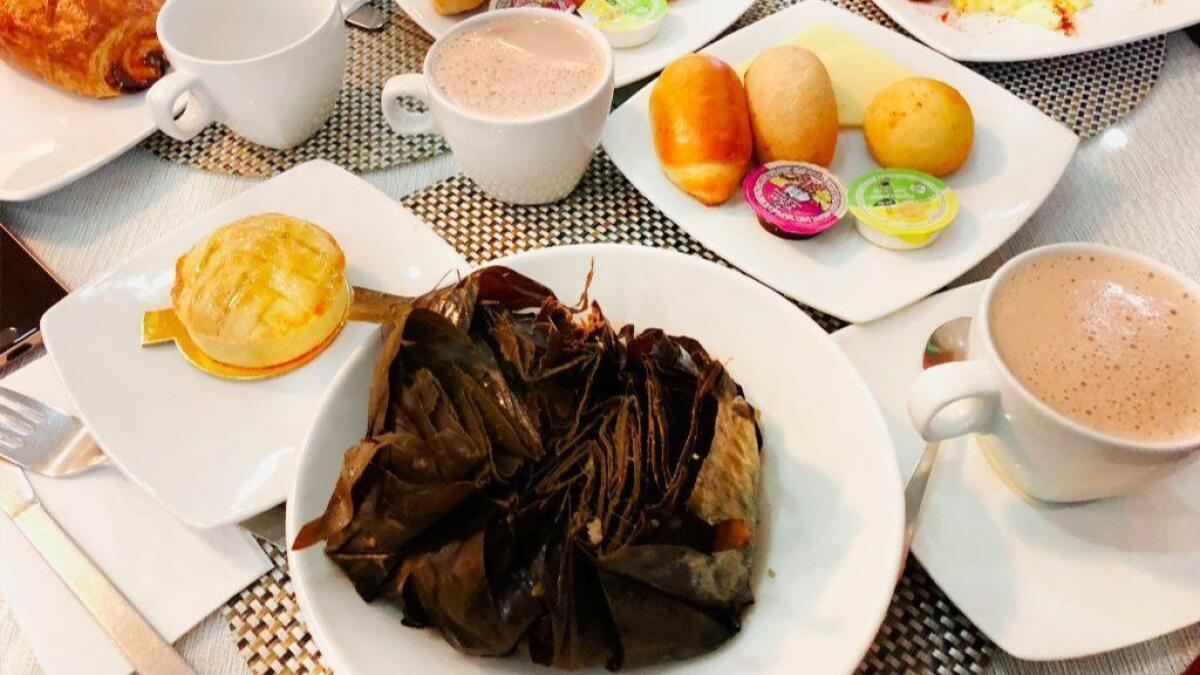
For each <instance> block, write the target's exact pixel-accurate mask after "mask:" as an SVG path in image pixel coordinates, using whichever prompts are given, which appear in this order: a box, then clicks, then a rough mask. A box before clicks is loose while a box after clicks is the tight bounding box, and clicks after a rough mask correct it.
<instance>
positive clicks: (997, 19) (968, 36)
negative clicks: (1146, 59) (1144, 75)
mask: <svg viewBox="0 0 1200 675" xmlns="http://www.w3.org/2000/svg"><path fill="white" fill-rule="evenodd" d="M875 4H876V5H878V6H879V8H880V9H882V10H883V11H884V12H886V13H887V15H888V16H890V17H892V20H894V21H895V22H896V23H898V24H900V26H901V27H903V28H904V30H906V31H908V32H909V33H912V35H913V37H915V38H917V39H918V40H920V41H921V42H924V43H925V44H927V45H929V46H930V47H933V48H934V49H936V50H938V51H939V52H941V53H943V54H945V55H946V56H949V57H950V58H952V59H955V60H958V61H1030V60H1033V59H1048V58H1053V57H1056V56H1066V55H1068V54H1078V53H1080V52H1090V51H1095V50H1097V49H1105V48H1107V47H1114V46H1117V45H1121V44H1126V43H1129V42H1136V41H1137V40H1142V39H1145V38H1148V37H1152V36H1155V35H1161V34H1163V33H1170V32H1171V31H1174V30H1178V29H1180V28H1183V27H1185V26H1190V25H1192V24H1194V23H1197V22H1200V3H1198V2H1196V0H1092V6H1091V7H1088V8H1087V9H1084V10H1081V11H1080V12H1078V13H1076V15H1075V18H1074V22H1075V32H1074V33H1073V34H1071V35H1067V34H1065V33H1062V32H1058V31H1052V30H1047V29H1045V28H1042V27H1040V26H1032V25H1030V24H1027V23H1022V22H1020V21H1017V20H1015V19H1011V18H1008V17H1004V16H1001V15H999V14H992V13H990V12H984V13H979V14H967V15H959V14H957V13H956V12H955V11H954V10H953V8H952V6H951V5H950V2H949V0H935V1H934V2H914V1H913V0H875ZM943 16H945V17H946V18H945V19H943V18H942V17H943Z"/></svg>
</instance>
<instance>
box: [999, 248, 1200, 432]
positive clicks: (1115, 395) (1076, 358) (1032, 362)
mask: <svg viewBox="0 0 1200 675" xmlns="http://www.w3.org/2000/svg"><path fill="white" fill-rule="evenodd" d="M1198 300H1200V299H1198V298H1196V297H1194V294H1193V293H1191V292H1190V290H1189V288H1188V287H1187V286H1184V285H1182V284H1181V283H1179V282H1178V281H1177V280H1176V279H1175V278H1173V277H1171V276H1168V275H1166V274H1164V273H1162V272H1160V271H1158V270H1155V269H1153V268H1151V267H1147V266H1144V265H1141V264H1139V263H1136V262H1133V261H1130V260H1126V259H1123V258H1118V257H1114V256H1108V255H1102V254H1090V255H1089V254H1078V253H1068V252H1064V253H1060V254H1053V255H1048V256H1044V257H1041V258H1036V259H1034V260H1032V261H1030V262H1029V263H1026V264H1025V265H1024V266H1022V267H1020V268H1018V269H1016V270H1015V271H1013V272H1012V274H1010V275H1009V276H1008V277H1007V278H1006V279H1004V280H1002V281H1001V283H1000V284H999V286H998V287H997V288H996V291H995V294H994V295H993V297H992V301H991V309H990V317H989V321H990V329H991V334H992V338H993V341H994V342H995V345H996V348H997V350H998V351H999V353H1000V358H1001V360H1003V361H1004V363H1005V364H1006V365H1007V366H1008V368H1009V370H1011V371H1012V372H1013V374H1014V375H1016V377H1017V379H1018V380H1020V381H1021V383H1022V384H1024V385H1025V387H1026V388H1027V389H1028V390H1029V391H1030V392H1032V393H1033V395H1034V396H1036V397H1037V398H1038V399H1040V400H1042V401H1043V402H1045V403H1046V404H1048V405H1050V406H1051V407H1053V408H1054V409H1056V410H1058V411H1059V412H1061V413H1063V414H1064V415H1066V416H1067V417H1069V418H1071V419H1073V420H1075V421H1077V422H1079V423H1080V424H1083V425H1085V426H1087V427H1091V428H1092V429H1095V430H1097V431H1100V432H1102V433H1106V434H1111V435H1114V436H1120V437H1124V438H1132V439H1137V440H1145V441H1172V440H1181V439H1186V438H1195V437H1197V436H1200V304H1198Z"/></svg>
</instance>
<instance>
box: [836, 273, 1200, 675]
mask: <svg viewBox="0 0 1200 675" xmlns="http://www.w3.org/2000/svg"><path fill="white" fill-rule="evenodd" d="M982 292H983V283H977V284H972V285H970V286H964V287H962V288H956V289H954V290H952V291H948V292H946V293H941V294H938V295H935V296H933V297H932V298H929V299H928V300H926V301H924V302H921V303H919V304H917V305H914V306H913V307H910V308H908V309H905V310H904V311H902V312H897V313H896V314H893V315H892V316H889V317H888V318H886V319H884V320H882V321H878V322H875V323H870V324H865V325H862V326H850V327H849V328H846V329H844V330H841V331H838V332H837V333H835V334H834V336H833V339H834V341H835V342H837V343H838V345H839V346H840V347H841V348H842V350H843V351H845V352H846V355H847V356H849V357H850V360H852V361H854V365H856V366H858V371H859V373H861V374H862V376H863V379H865V380H866V381H867V385H868V386H869V387H871V391H873V392H874V393H875V399H876V400H877V401H878V402H879V406H880V408H882V409H883V416H884V417H885V418H886V419H887V424H888V429H889V431H890V432H891V435H892V441H893V442H894V443H895V446H896V457H897V459H898V460H899V462H900V473H901V474H902V475H903V476H904V477H905V479H907V478H908V477H909V476H911V475H912V472H913V468H914V467H916V465H917V460H918V459H919V458H920V456H921V452H922V451H923V450H924V448H925V443H924V441H922V440H921V437H920V436H918V435H917V432H916V431H914V430H913V428H912V424H911V423H910V422H909V421H908V414H907V413H906V412H905V401H906V400H907V396H908V388H909V386H910V385H911V384H912V381H913V379H915V378H916V377H917V374H918V373H919V372H920V370H921V355H922V353H923V352H924V349H925V342H926V341H927V340H928V339H929V334H930V333H932V332H933V330H934V329H935V328H937V327H938V326H940V325H942V324H943V323H945V322H946V321H949V320H950V319H955V318H958V317H960V316H971V315H972V314H974V313H975V310H976V308H977V307H978V306H979V296H980V294H981V293H982ZM913 553H914V554H915V555H916V556H917V558H919V559H920V560H921V564H923V565H924V566H925V569H927V570H928V571H929V574H930V575H931V576H932V577H933V578H934V580H935V581H937V584H938V586H939V587H941V589H942V590H944V591H946V594H947V595H948V596H950V599H951V600H953V601H954V604H955V605H957V606H958V607H959V608H960V609H962V611H963V613H964V614H966V615H967V617H968V618H970V619H971V621H972V622H973V623H974V624H975V625H976V626H979V628H980V630H982V631H983V632H984V633H987V635H988V637H990V638H991V639H992V640H994V641H995V642H996V644H997V645H999V646H1000V648H1001V649H1003V650H1004V651H1006V652H1008V653H1009V654H1011V655H1013V656H1015V657H1017V658H1019V659H1030V660H1038V661H1047V660H1055V661H1056V660H1060V659H1070V658H1076V657H1080V656H1087V655H1089V654H1097V653H1100V652H1105V651H1109V650H1112V649H1118V648H1120V647H1125V646H1128V645H1131V644H1135V643H1137V642H1141V641H1143V640H1149V639H1151V638H1154V637H1158V636H1159V635H1164V634H1166V633H1170V632H1172V631H1175V630H1178V629H1180V628H1183V627H1185V626H1188V625H1191V624H1193V623H1195V622H1196V621H1198V620H1200V462H1196V463H1193V464H1192V465H1191V466H1189V467H1187V468H1186V469H1184V470H1182V471H1180V472H1178V473H1176V474H1175V475H1173V476H1170V477H1169V478H1165V479H1163V480H1161V481H1159V482H1157V483H1154V484H1153V485H1150V486H1147V487H1146V489H1143V490H1141V491H1139V492H1137V493H1135V494H1132V495H1129V496H1127V497H1123V498H1119V499H1103V500H1100V501H1095V502H1088V503H1085V504H1072V505H1065V506H1064V505H1058V506H1053V505H1047V504H1040V503H1038V502H1035V501H1033V500H1030V499H1025V498H1023V497H1021V496H1020V495H1018V494H1017V493H1016V492H1014V491H1013V490H1012V489H1011V488H1010V487H1009V486H1008V483H1007V482H1006V481H1005V480H1004V479H1003V478H1000V476H999V475H998V474H997V473H996V472H995V471H993V470H992V468H991V464H990V463H989V462H988V460H987V458H986V457H985V455H984V454H983V451H982V449H981V448H980V447H979V445H978V443H976V442H975V441H974V440H972V439H957V440H953V441H949V442H947V443H945V444H943V447H942V450H941V453H940V454H939V456H938V461H937V465H936V466H935V467H934V470H933V474H932V475H931V477H930V480H929V487H928V492H927V493H926V496H925V507H924V508H923V509H922V511H921V520H920V523H919V526H918V529H917V534H916V538H915V539H914V540H913ZM1093 667H1094V666H1093ZM1086 670H1087V669H1086V668H1084V669H1083V670H1082V671H1086Z"/></svg>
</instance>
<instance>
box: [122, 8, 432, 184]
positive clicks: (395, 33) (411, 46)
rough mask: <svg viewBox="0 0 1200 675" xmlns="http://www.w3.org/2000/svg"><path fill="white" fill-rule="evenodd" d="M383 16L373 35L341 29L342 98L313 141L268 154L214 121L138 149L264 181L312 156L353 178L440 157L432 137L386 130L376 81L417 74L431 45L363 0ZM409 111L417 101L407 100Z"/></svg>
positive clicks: (405, 22) (391, 13)
mask: <svg viewBox="0 0 1200 675" xmlns="http://www.w3.org/2000/svg"><path fill="white" fill-rule="evenodd" d="M370 4H372V5H374V6H375V7H376V8H378V9H379V10H380V11H381V12H383V14H384V15H385V17H386V18H387V25H386V27H385V28H384V29H383V30H381V31H378V32H374V33H371V32H367V31H363V30H358V29H347V30H348V39H349V46H348V48H347V54H346V76H345V79H344V81H343V83H342V93H341V96H339V97H338V100H337V103H336V104H335V105H334V108H333V114H332V115H331V116H330V118H329V121H328V122H326V124H325V126H324V127H322V128H321V130H320V131H318V132H317V134H316V135H315V136H313V137H312V138H310V139H308V140H307V141H305V142H304V143H301V144H300V145H298V146H296V147H295V148H292V149H291V150H272V149H271V148H265V147H263V146H261V145H255V144H254V143H251V142H249V141H247V140H244V139H242V138H241V137H239V136H238V135H237V134H235V133H233V132H232V131H230V130H229V129H228V128H227V127H225V126H224V125H220V124H214V125H212V126H210V127H208V128H207V129H205V130H204V131H203V132H202V133H201V134H200V135H199V136H197V137H196V138H193V139H192V140H190V141H186V142H182V143H181V142H179V141H176V140H175V139H173V138H171V137H170V136H167V135H166V134H163V133H161V132H159V133H155V134H154V135H153V136H151V137H150V138H148V139H146V140H145V141H143V142H142V147H143V148H146V149H147V150H149V151H150V152H153V153H154V154H156V155H158V156H159V157H162V158H163V159H166V160H168V161H171V162H175V163H177V164H187V165H190V166H193V167H196V168H198V169H204V170H205V171H213V172H216V173H226V174H232V175H235V176H250V177H266V176H273V175H275V174H277V173H282V172H284V171H287V170H288V169H290V168H292V167H293V166H296V165H297V164H303V163H304V162H307V161H309V160H313V159H326V160H329V161H331V162H333V163H335V164H338V165H340V166H342V167H343V168H345V169H347V170H349V171H353V172H354V173H361V172H364V171H374V170H376V169H386V168H388V167H392V166H397V165H399V164H405V163H408V162H415V161H418V160H422V159H427V158H429V157H433V156H435V155H440V154H442V153H443V152H448V151H449V147H447V145H446V143H445V141H443V140H442V138H441V137H440V136H428V135H414V136H401V135H399V134H397V133H395V132H393V131H392V129H391V127H389V126H388V124H387V120H385V119H384V118H383V111H382V109H381V108H380V106H379V97H380V95H381V94H382V93H383V83H384V82H386V81H387V79H388V78H389V77H391V76H393V75H397V74H399V73H413V72H420V70H421V66H422V63H423V61H424V59H425V52H427V51H428V50H429V45H431V44H433V40H432V39H431V38H430V37H429V36H428V35H426V34H425V31H423V30H421V28H420V27H419V26H417V24H415V23H413V21H412V19H410V18H408V15H406V14H405V13H404V12H402V11H400V10H399V9H397V8H396V3H395V2H393V1H392V0H371V2H370ZM406 104H407V105H408V106H409V107H410V108H411V109H414V110H415V109H417V108H418V107H419V104H417V103H416V102H414V101H407V102H406Z"/></svg>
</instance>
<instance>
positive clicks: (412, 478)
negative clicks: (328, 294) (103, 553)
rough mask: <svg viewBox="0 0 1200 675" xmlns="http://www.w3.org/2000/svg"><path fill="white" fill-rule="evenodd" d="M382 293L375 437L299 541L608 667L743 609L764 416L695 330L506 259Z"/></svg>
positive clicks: (420, 595)
mask: <svg viewBox="0 0 1200 675" xmlns="http://www.w3.org/2000/svg"><path fill="white" fill-rule="evenodd" d="M380 312H381V313H386V314H387V315H388V316H387V318H388V324H387V326H386V328H387V330H388V331H389V332H388V334H387V337H386V339H385V343H384V346H383V349H382V353H381V355H380V357H379V361H378V363H377V365H376V370H375V375H374V380H373V383H372V390H371V395H370V404H369V410H368V420H367V433H366V436H365V438H364V439H363V440H362V441H361V442H360V443H358V444H357V445H355V446H354V447H352V448H350V449H349V450H347V451H346V455H345V459H344V463H343V467H342V472H341V475H340V477H339V479H338V483H337V486H336V488H335V490H334V493H333V496H332V497H331V498H330V501H329V505H328V507H327V510H326V512H325V513H324V515H322V516H321V517H320V518H318V519H316V520H314V521H313V522H311V523H309V524H307V525H306V526H305V527H304V528H303V529H302V530H301V531H300V533H299V535H298V536H297V538H296V541H295V542H294V546H295V547H296V548H298V549H299V548H304V547H307V546H311V545H313V544H315V543H317V542H318V541H324V542H325V544H326V547H325V550H326V553H327V555H329V556H330V557H331V558H332V559H333V560H334V561H335V562H336V563H337V564H338V565H339V566H340V567H341V568H342V569H343V570H344V571H345V573H346V574H347V576H348V577H349V578H350V579H351V580H352V581H353V583H354V585H355V588H356V589H357V591H358V593H359V594H360V595H361V596H362V598H363V599H364V600H366V601H368V602H373V601H377V600H378V601H384V602H391V603H395V604H397V605H398V606H399V607H400V608H401V610H402V611H403V613H404V617H405V621H406V623H407V624H409V625H412V626H418V627H424V626H428V627H433V628H436V629H437V630H438V631H439V632H440V633H441V635H443V636H444V638H445V639H446V640H447V641H448V642H450V643H451V644H452V645H453V646H454V647H455V648H457V649H458V650H460V651H462V652H463V653H466V654H470V655H475V656H503V655H507V654H510V653H513V652H514V651H516V650H518V649H519V648H523V649H524V650H525V651H527V652H528V654H529V657H530V658H531V659H533V660H534V661H536V662H537V663H541V664H545V665H551V666H557V667H562V668H569V669H575V668H584V667H590V666H600V665H602V666H606V667H608V668H610V669H618V668H621V667H622V666H632V665H639V664H646V663H653V662H658V661H663V660H668V659H683V658H688V657H691V656H695V655H698V654H702V653H705V652H708V651H711V650H713V649H715V648H717V647H718V646H720V645H721V644H722V643H724V642H725V641H727V640H729V639H730V638H731V637H732V636H733V635H734V634H735V633H736V632H737V631H738V630H739V628H740V621H741V616H742V613H743V611H744V609H745V608H746V606H747V605H749V604H750V603H751V602H752V600H753V596H752V593H751V567H752V563H753V559H754V551H755V541H756V535H757V508H758V483H759V471H760V457H759V453H760V447H761V437H760V434H759V432H758V426H757V423H756V413H755V411H754V409H753V408H752V407H751V406H750V404H749V403H747V402H746V400H745V398H744V397H743V395H742V391H741V388H740V387H739V386H738V384H737V383H736V382H734V380H733V379H732V378H731V377H730V375H729V374H728V373H727V372H726V370H725V368H724V367H723V366H722V365H721V364H720V363H719V362H717V361H716V360H714V359H712V358H711V357H710V356H709V355H708V353H707V352H706V351H705V350H704V348H703V347H702V346H701V345H700V344H699V343H698V342H696V341H695V340H693V339H690V338H686V337H676V336H670V335H667V334H665V333H664V332H662V331H660V330H655V329H651V330H646V331H643V332H641V333H636V332H635V330H634V328H633V327H632V326H625V327H623V328H620V329H619V330H615V329H614V328H613V327H612V326H611V325H610V324H609V323H608V321H607V320H606V319H605V318H604V315H603V314H602V312H601V310H600V308H599V306H597V305H596V304H594V303H593V304H590V305H589V304H588V303H587V302H586V297H585V299H584V300H581V302H580V304H579V306H578V307H569V306H566V305H564V304H563V303H561V302H560V301H559V300H558V299H557V298H556V297H555V296H554V294H553V293H551V292H550V291H549V290H548V289H546V288H545V287H543V286H542V285H541V284H539V283H537V282H536V281H533V280H532V279H529V278H527V277H524V276H522V275H520V274H518V273H517V272H515V271H513V270H511V269H507V268H503V267H488V268H484V269H482V270H479V271H477V272H475V273H474V274H472V275H470V276H468V277H466V278H464V279H462V280H461V281H460V282H459V283H457V284H455V285H453V286H450V287H447V288H444V289H440V290H438V291H435V292H433V293H430V294H428V295H426V296H423V297H421V298H418V299H416V300H414V301H412V302H411V303H405V302H398V303H393V304H392V305H390V306H388V308H386V310H384V309H381V310H380Z"/></svg>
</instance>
